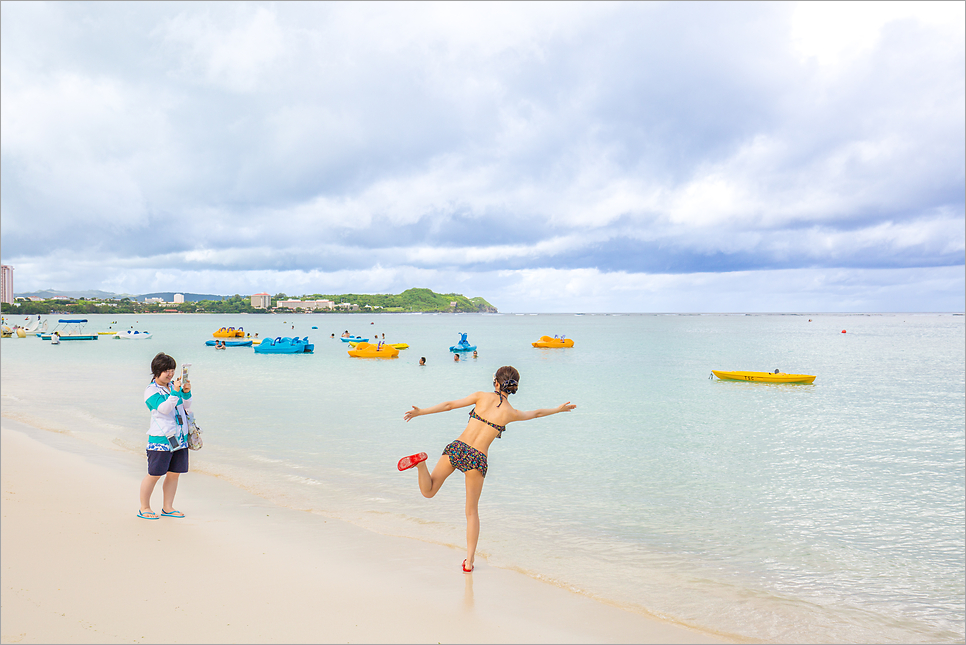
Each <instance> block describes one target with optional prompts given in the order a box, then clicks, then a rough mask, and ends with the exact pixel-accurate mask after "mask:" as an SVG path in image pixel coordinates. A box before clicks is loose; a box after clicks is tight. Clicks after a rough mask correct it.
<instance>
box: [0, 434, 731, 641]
mask: <svg viewBox="0 0 966 645" xmlns="http://www.w3.org/2000/svg"><path fill="white" fill-rule="evenodd" d="M34 432H44V431H38V430H35V429H32V428H30V427H27V426H24V425H23V424H22V423H20V422H18V421H14V420H12V419H9V418H6V417H4V418H3V419H2V422H0V442H2V446H0V457H2V467H0V473H2V488H3V510H2V515H3V521H2V525H0V526H2V539H0V549H2V556H0V561H2V563H3V590H2V595H0V612H2V621H0V623H2V633H0V641H2V642H4V643H8V642H9V643H14V642H24V643H27V642H121V641H135V642H283V641H284V642H335V641H345V642H654V643H657V642H660V643H708V642H727V641H724V640H722V639H721V637H720V636H716V635H711V634H708V633H704V632H699V631H696V630H693V629H690V628H687V627H684V626H680V625H676V624H672V623H668V622H663V621H661V620H659V619H657V618H653V617H648V616H644V615H641V614H637V613H634V612H631V611H627V610H624V609H621V608H618V607H614V606H611V605H608V604H605V603H602V602H599V601H596V600H594V599H592V598H588V597H586V596H582V595H579V594H576V593H573V592H571V591H568V590H565V589H561V588H558V587H555V586H552V585H550V584H547V583H543V582H540V581H537V580H534V579H532V578H529V577H527V576H525V575H523V574H521V573H518V572H514V571H510V570H505V569H500V568H496V567H491V566H488V564H487V563H486V562H485V561H482V560H481V561H478V563H477V571H476V572H475V573H474V574H471V575H465V574H463V573H461V572H460V569H459V562H460V556H459V553H458V552H456V551H454V550H453V549H451V548H447V547H444V546H440V545H435V544H428V543H423V542H419V541H417V540H411V539H407V538H401V537H394V536H386V535H381V534H378V533H373V532H371V531H367V530H365V529H362V528H360V527H357V526H354V525H351V524H348V523H345V522H341V521H338V520H333V519H329V518H325V517H322V516H320V515H315V514H312V513H306V512H302V511H296V510H292V509H287V508H283V507H279V506H276V505H274V504H272V503H270V502H268V501H266V500H264V499H262V498H260V497H257V496H255V495H254V494H252V493H249V492H247V491H245V490H243V489H240V488H237V487H235V486H233V485H231V484H229V483H227V482H225V481H223V480H220V479H218V478H216V477H212V476H209V475H204V474H199V473H190V472H189V473H188V474H187V475H185V476H184V477H182V481H181V485H180V487H179V492H178V503H177V506H178V508H180V510H182V511H184V512H185V513H186V515H187V517H186V518H185V519H183V520H175V519H169V518H162V519H160V520H157V521H145V520H142V519H139V518H137V517H136V515H135V513H136V510H137V508H136V507H137V485H138V482H139V481H140V479H141V478H142V477H143V463H142V460H141V459H140V458H139V456H136V455H131V454H130V453H128V452H125V451H121V450H117V451H112V453H111V454H103V455H93V456H92V455H91V451H92V450H95V447H94V446H93V445H88V444H87V442H82V441H81V440H80V439H77V438H73V437H70V436H69V435H62V434H58V438H57V440H58V441H62V442H67V443H70V442H78V444H80V443H83V444H84V445H83V446H79V450H78V451H77V452H75V451H68V450H61V449H58V448H55V447H52V446H51V445H49V444H48V443H45V442H42V441H39V440H37V439H35V438H33V437H31V436H30V435H31V434H32V433H34ZM102 450H103V449H102ZM85 452H86V453H88V454H86V455H85V454H83V453H85ZM159 494H160V491H157V492H156V493H155V497H159ZM157 503H159V499H158V500H155V504H157Z"/></svg>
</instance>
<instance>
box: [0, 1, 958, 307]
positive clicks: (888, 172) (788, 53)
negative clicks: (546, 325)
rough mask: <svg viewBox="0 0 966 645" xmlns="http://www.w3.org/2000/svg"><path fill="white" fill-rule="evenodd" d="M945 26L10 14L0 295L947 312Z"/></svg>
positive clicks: (670, 13)
mask: <svg viewBox="0 0 966 645" xmlns="http://www.w3.org/2000/svg"><path fill="white" fill-rule="evenodd" d="M964 7H966V4H964V3H962V2H947V3H926V2H918V3H908V4H907V3H887V4H880V3H859V4H848V3H828V4H826V3H809V4H804V5H798V4H795V3H787V4H786V3H781V4H778V3H776V4H767V3H748V4H725V3H698V4H688V3H667V4H664V3H626V4H605V3H593V4H577V3H559V4H558V3H538V4H521V3H509V4H498V3H493V2H487V3H474V4H457V3H432V4H402V3H389V4H378V3H349V4H341V3H303V2H300V3H265V4H261V3H230V2H220V3H212V4H205V3H199V2H190V3H185V4H179V3H169V2H165V3H157V4H152V3H140V2H139V3H134V2H121V3H89V4H88V3H84V4H73V3H49V4H45V3H28V2H4V3H2V5H0V11H2V22H0V28H2V34H0V129H2V132H0V135H2V136H0V154H2V159H0V181H2V190H0V200H2V204H0V215H2V217H0V222H2V236H0V251H2V256H3V257H2V260H3V263H4V264H10V265H13V266H14V267H15V273H14V276H15V278H14V279H15V283H14V286H15V289H16V291H17V292H20V293H22V292H26V291H33V290H38V289H47V288H53V289H61V290H70V289H102V290H105V291H114V292H124V293H145V292H152V291H187V292H193V293H218V294H233V293H241V294H250V293H255V292H261V291H267V292H270V293H276V292H285V293H287V294H289V295H301V294H309V293H342V292H364V293H399V292H400V291H402V290H404V289H407V288H409V287H414V286H416V287H428V288H431V289H433V290H435V291H438V292H446V293H448V292H457V293H463V294H465V295H467V296H483V297H485V298H486V299H488V300H489V301H490V302H491V303H493V304H494V305H496V306H497V307H498V308H499V309H500V310H501V311H506V312H511V311H518V312H519V311H546V312H554V311H564V312H568V311H587V312H590V311H625V312H652V311H679V312H695V311H708V312H731V311H765V312H767V311H803V312H822V311H827V312H837V311H842V312H844V311H956V312H962V311H963V309H964V300H966V296H964V288H966V283H964V274H966V268H964V267H966V250H964V247H966V243H964V241H966V216H964V213H966V161H964V160H966V143H964V141H966V131H964V115H966V100H964V97H966V86H964V79H966V65H964V58H966V56H964V52H966V39H964V24H966V13H964Z"/></svg>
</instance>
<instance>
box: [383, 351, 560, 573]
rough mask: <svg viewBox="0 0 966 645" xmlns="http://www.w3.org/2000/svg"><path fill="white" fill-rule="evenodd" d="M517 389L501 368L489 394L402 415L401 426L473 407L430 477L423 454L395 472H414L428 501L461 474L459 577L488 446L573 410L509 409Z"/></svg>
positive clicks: (475, 527)
mask: <svg viewBox="0 0 966 645" xmlns="http://www.w3.org/2000/svg"><path fill="white" fill-rule="evenodd" d="M519 384H520V373H519V372H518V371H517V370H516V368H514V367H511V366H509V365H505V366H503V367H501V368H500V369H498V370H497V371H496V374H494V375H493V388H494V391H493V392H474V393H473V394H470V395H469V396H467V397H464V398H462V399H458V400H456V401H446V402H444V403H439V404H437V405H434V406H433V407H431V408H417V407H416V406H415V405H414V406H413V409H412V410H410V411H409V412H407V413H406V414H404V415H403V419H404V420H406V421H407V422H408V421H410V420H412V419H414V418H416V417H420V416H423V415H426V414H436V413H437V412H446V411H448V410H455V409H456V408H465V407H467V406H470V405H472V406H474V407H473V409H472V410H470V420H469V422H468V423H467V424H466V429H465V430H463V434H461V435H460V436H459V438H458V439H457V440H456V441H453V442H452V443H450V444H449V445H448V446H446V448H445V449H444V450H443V456H442V457H440V458H439V461H438V462H436V466H435V467H434V468H433V472H432V473H430V472H429V468H427V467H426V463H425V462H426V459H427V455H426V453H425V452H420V453H417V454H415V455H410V456H409V457H403V458H402V459H400V460H399V464H397V468H398V469H399V470H408V469H409V468H413V467H415V468H416V470H417V473H418V480H417V481H418V483H419V492H420V493H422V495H423V497H427V498H428V497H433V496H435V495H436V493H438V492H439V489H440V488H441V487H442V486H443V482H445V481H446V478H447V477H449V476H450V475H452V474H453V472H454V471H456V470H459V471H460V472H462V473H463V474H464V481H465V484H466V559H465V560H463V571H464V573H470V572H471V571H473V565H474V562H475V560H476V545H477V543H478V542H479V539H480V516H479V502H480V494H481V493H482V492H483V480H484V478H485V477H486V469H487V464H486V459H487V454H488V451H489V449H490V444H491V443H493V440H494V439H499V438H501V437H502V436H503V432H504V431H505V430H506V426H507V424H509V423H513V422H514V421H529V420H530V419H537V418H539V417H547V416H550V415H551V414H557V413H558V412H570V411H571V410H573V409H575V408H576V407H577V406H576V405H571V403H570V401H567V402H566V403H564V404H563V405H561V406H559V407H556V408H542V409H540V410H530V411H527V412H524V411H522V410H517V409H515V408H514V407H513V406H512V405H510V401H509V398H508V397H509V396H510V395H511V394H516V392H517V389H518V387H519Z"/></svg>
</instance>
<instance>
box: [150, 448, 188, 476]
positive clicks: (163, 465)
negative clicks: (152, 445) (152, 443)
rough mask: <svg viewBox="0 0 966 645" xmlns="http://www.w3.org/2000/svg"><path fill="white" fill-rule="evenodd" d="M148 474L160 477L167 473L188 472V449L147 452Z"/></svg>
mask: <svg viewBox="0 0 966 645" xmlns="http://www.w3.org/2000/svg"><path fill="white" fill-rule="evenodd" d="M147 453H148V474H149V475H151V476H152V477H160V476H161V475H164V474H167V473H186V472H188V449H187V448H182V449H181V450H175V451H174V452H168V451H167V450H148V451H147Z"/></svg>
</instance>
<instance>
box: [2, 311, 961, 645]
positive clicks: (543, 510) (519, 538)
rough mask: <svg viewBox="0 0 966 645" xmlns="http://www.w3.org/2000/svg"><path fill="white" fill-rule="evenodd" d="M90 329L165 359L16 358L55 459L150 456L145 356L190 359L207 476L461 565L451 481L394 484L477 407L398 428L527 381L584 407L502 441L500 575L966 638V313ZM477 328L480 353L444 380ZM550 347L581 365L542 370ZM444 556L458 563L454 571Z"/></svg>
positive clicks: (914, 638) (760, 624) (732, 618)
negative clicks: (516, 374)
mask: <svg viewBox="0 0 966 645" xmlns="http://www.w3.org/2000/svg"><path fill="white" fill-rule="evenodd" d="M6 318H7V320H8V322H9V323H14V324H15V323H17V322H18V319H17V317H16V316H6ZM87 318H88V319H89V320H90V323H89V324H88V326H87V329H88V330H93V331H106V330H108V328H112V329H115V330H124V329H131V328H134V329H138V330H141V331H149V332H151V333H152V334H153V337H152V338H151V339H148V340H140V341H138V340H115V339H113V338H111V337H108V336H104V337H101V338H100V340H98V341H96V342H94V341H86V342H85V341H76V342H62V343H61V344H60V345H52V344H51V343H49V342H45V341H41V340H40V339H37V338H27V339H18V338H10V339H4V340H3V341H2V345H0V348H2V353H0V365H2V414H3V415H4V416H5V417H9V418H12V419H16V420H19V421H23V422H25V423H27V424H30V425H32V426H34V427H35V428H38V432H37V435H38V436H39V437H41V438H44V437H48V438H51V439H53V438H56V437H57V436H58V435H59V434H60V433H69V434H71V435H73V436H76V437H78V438H80V439H83V440H84V441H83V442H79V443H80V444H82V445H85V446H90V447H91V450H100V451H101V452H104V451H103V448H104V447H110V448H112V449H114V450H121V451H127V452H130V453H131V454H143V448H144V443H145V432H146V430H147V427H148V420H149V416H148V412H147V409H146V408H145V406H144V403H143V397H142V393H143V390H144V387H145V386H146V385H147V384H148V383H149V381H150V378H151V375H150V367H149V366H150V362H151V358H152V357H153V356H154V354H155V353H157V352H159V351H164V352H166V353H168V354H171V355H172V356H174V357H175V359H177V360H178V362H179V366H180V364H181V363H182V362H188V363H191V367H190V373H191V380H192V385H193V388H194V389H193V391H194V396H195V402H194V404H193V405H194V408H193V409H194V411H195V413H196V416H197V420H198V423H199V425H200V426H201V427H202V428H203V430H204V435H203V437H204V439H205V447H204V449H203V450H202V451H201V452H198V453H193V454H192V456H191V458H192V470H193V471H195V472H199V471H200V472H206V473H210V474H212V475H216V476H219V477H222V478H224V479H227V480H229V481H231V482H234V483H235V484H237V485H238V486H242V487H244V488H246V489H248V490H250V491H252V492H254V493H256V494H258V495H260V496H262V497H265V498H267V499H269V500H272V501H273V502H275V503H278V504H280V505H284V506H288V507H292V508H297V509H303V510H306V511H310V512H313V513H319V514H323V515H326V516H329V517H333V518H339V519H342V520H345V521H348V522H352V523H354V524H357V525H360V526H363V527H366V528H368V529H371V530H373V531H378V532H380V533H386V534H390V535H398V536H403V537H406V538H411V539H416V540H425V541H430V542H434V543H440V544H447V545H452V546H454V547H456V548H459V549H462V548H463V545H464V530H465V520H464V516H463V501H464V491H463V485H462V481H461V477H460V476H459V473H456V474H455V475H453V476H452V477H451V478H450V479H449V480H448V481H447V483H446V485H445V486H444V487H443V489H442V491H441V492H440V493H439V495H438V496H437V497H436V498H434V499H431V500H427V499H424V498H423V497H422V496H421V495H420V494H419V492H418V489H417V486H416V476H415V472H414V471H408V472H403V473H400V472H398V471H397V470H396V467H395V465H396V461H397V460H398V459H399V458H400V457H402V456H404V455H408V454H411V453H414V452H419V451H425V452H427V453H429V454H430V463H434V462H435V460H436V459H437V457H438V455H439V454H440V452H441V451H442V449H443V447H444V446H445V445H446V444H447V443H448V442H449V441H451V440H453V439H454V438H456V437H457V436H458V435H459V434H460V432H461V431H462V430H463V428H464V427H465V425H466V415H467V413H468V409H463V410H455V411H452V412H449V413H444V414H438V415H432V416H428V417H420V418H417V419H415V420H413V421H412V422H410V423H408V424H407V423H405V422H404V421H403V418H402V417H403V413H404V412H406V411H407V410H408V409H409V408H410V406H412V405H417V406H419V407H425V406H430V405H433V404H435V403H439V402H441V401H445V400H450V399H456V398H461V397H463V396H465V395H467V394H469V393H471V392H473V391H476V390H489V388H490V384H491V381H492V376H493V373H494V372H495V371H496V369H497V368H498V367H500V366H501V365H513V366H515V367H516V368H517V369H519V370H520V372H521V380H520V389H519V392H518V394H516V395H514V396H513V397H512V398H511V401H512V403H513V405H514V406H515V407H517V408H518V409H533V408H542V407H555V406H557V405H559V404H561V403H564V402H566V401H571V402H573V403H575V404H576V405H577V409H576V410H575V411H573V412H571V413H569V414H558V415H554V416H551V417H548V418H543V419H536V420H533V421H529V422H525V423H515V424H511V425H510V426H509V427H508V429H507V431H506V432H505V433H504V435H503V438H502V439H499V440H497V441H495V442H494V443H493V446H492V447H491V450H490V458H489V473H488V475H487V478H486V484H485V486H484V489H483V495H482V498H481V502H480V516H481V537H480V545H479V554H480V556H481V557H483V558H485V559H486V561H487V562H488V563H489V564H490V565H491V566H498V567H506V568H510V569H515V570H519V571H521V572H524V573H526V574H527V575H530V576H533V577H535V578H538V579H541V580H544V581H546V582H548V583H550V584H555V585H559V586H562V587H565V588H568V589H572V590H574V591H576V592H579V593H582V594H586V595H589V596H592V597H595V598H599V599H601V600H604V601H606V602H610V603H613V604H616V605H618V606H621V607H625V608H627V609H629V610H632V611H639V612H647V613H650V614H653V615H656V616H659V617H663V618H666V619H669V620H673V621H677V622H680V623H684V624H687V625H692V626H694V627H697V628H700V629H704V630H708V631H711V632H713V633H718V634H721V635H723V636H726V637H733V638H739V639H756V640H764V641H771V642H789V643H791V642H851V643H860V642H896V643H907V642H917V643H918V642H950V641H960V642H962V641H963V640H964V636H966V633H964V631H966V630H964V620H966V616H964V601H966V595H964V589H966V571H964V569H966V566H964V554H966V540H964V526H966V512H964V511H966V501H964V500H966V488H964V474H966V436H964V432H966V430H964V428H966V358H964V357H966V347H964V341H966V333H964V331H966V330H964V317H963V316H962V315H951V314H928V315H927V314H882V315H838V314H836V315H832V314H810V315H618V314H608V315H605V314H596V315H591V314H587V315H580V314H577V315H562V314H553V315H549V314H548V315H544V314H540V315H533V314H529V315H512V314H492V315H488V314H482V315H481V314H380V315H371V314H306V315H294V314H275V315H234V316H233V315H170V314H169V315H139V316H138V315H126V316H113V317H112V316H109V315H90V316H87ZM48 319H49V320H50V322H51V324H53V323H54V322H56V319H57V316H49V317H48ZM222 326H235V327H238V326H242V327H244V328H245V330H247V331H249V332H252V333H254V332H257V333H258V334H259V336H260V337H262V338H264V337H275V336H286V335H287V336H294V335H298V336H300V337H304V336H308V337H309V338H310V339H311V341H312V342H314V343H315V352H314V354H303V355H259V354H255V353H254V352H253V351H252V349H251V348H230V349H228V350H226V351H216V350H215V349H214V348H211V347H206V346H205V345H204V341H205V340H208V339H210V338H212V336H211V334H212V332H214V331H215V330H217V329H218V328H219V327H222ZM313 326H317V327H318V329H312V327H313ZM346 330H348V331H350V332H352V333H353V334H360V335H363V336H369V337H372V336H373V335H374V334H379V335H380V337H381V335H382V334H385V338H386V340H387V341H391V342H406V343H409V345H410V348H409V349H406V350H403V351H401V352H400V356H399V358H397V359H394V360H376V359H368V360H367V359H354V358H350V357H349V356H348V355H347V353H346V350H347V349H348V348H347V346H346V344H345V343H342V342H341V341H340V340H339V339H338V336H339V335H340V334H341V333H342V332H343V331H346ZM843 330H844V331H845V332H846V333H842V332H843ZM460 333H467V334H468V339H469V341H470V342H471V343H472V344H476V345H478V347H479V357H478V358H476V359H473V358H471V357H467V358H466V359H465V360H462V361H460V362H459V363H455V362H454V361H453V359H452V355H451V354H450V352H449V351H448V347H449V346H450V345H453V344H455V343H456V342H457V341H458V340H459V334H460ZM332 334H334V335H335V336H336V338H332V337H331V335H332ZM554 334H565V335H566V336H567V337H569V338H573V339H574V341H575V346H574V347H573V348H572V349H554V350H541V349H534V348H532V347H531V345H530V343H531V342H533V341H535V340H538V339H539V337H540V336H542V335H550V336H553V335H554ZM421 356H425V357H426V359H427V365H426V366H424V367H421V366H419V365H418V361H419V358H420V357H421ZM712 369H723V370H754V371H774V370H775V369H780V370H781V371H783V372H788V373H804V374H814V375H816V377H817V378H816V379H815V382H814V384H811V385H792V384H788V385H772V384H758V383H743V382H729V381H719V380H716V379H712V378H709V377H710V372H711V370H712ZM190 482H191V480H190V475H189V476H188V478H187V479H184V480H183V483H182V486H183V487H188V486H191V483H190ZM131 486H132V509H133V508H134V506H135V505H136V494H137V493H136V489H137V482H132V483H131ZM132 512H133V510H132ZM453 559H454V563H455V564H454V567H457V566H458V564H459V561H460V560H461V559H462V556H460V555H459V551H457V552H454V555H453Z"/></svg>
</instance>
